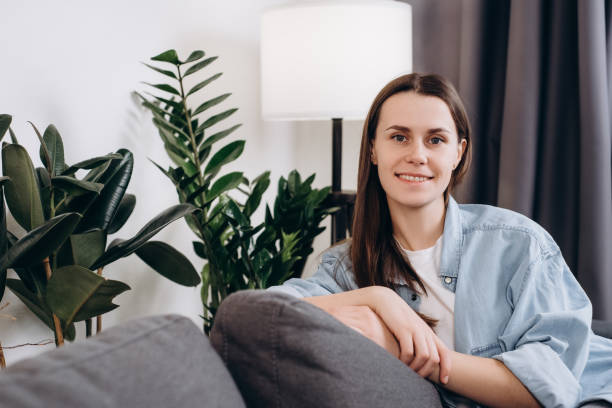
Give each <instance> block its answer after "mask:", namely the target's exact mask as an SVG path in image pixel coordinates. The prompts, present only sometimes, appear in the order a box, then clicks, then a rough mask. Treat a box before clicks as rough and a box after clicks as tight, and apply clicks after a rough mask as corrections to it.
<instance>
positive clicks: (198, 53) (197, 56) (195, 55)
mask: <svg viewBox="0 0 612 408" xmlns="http://www.w3.org/2000/svg"><path fill="white" fill-rule="evenodd" d="M203 56H204V51H201V50H197V51H193V52H192V53H191V54H189V57H187V59H186V60H185V61H183V62H182V64H187V63H189V62H193V61H197V60H199V59H200V58H202V57H203Z"/></svg>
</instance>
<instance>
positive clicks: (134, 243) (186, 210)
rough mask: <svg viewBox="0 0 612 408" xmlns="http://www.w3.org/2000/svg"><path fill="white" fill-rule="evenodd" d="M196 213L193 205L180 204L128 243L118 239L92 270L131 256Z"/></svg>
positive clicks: (158, 216) (151, 222)
mask: <svg viewBox="0 0 612 408" xmlns="http://www.w3.org/2000/svg"><path fill="white" fill-rule="evenodd" d="M195 211H198V209H197V208H196V207H194V206H193V205H191V204H178V205H175V206H172V207H170V208H168V209H166V210H165V211H163V212H162V213H160V214H159V215H157V216H156V217H155V218H153V219H152V220H151V221H149V222H148V223H147V224H146V225H145V226H144V227H143V228H142V229H141V230H140V231H138V233H137V234H136V235H135V236H134V237H132V238H130V239H129V240H127V241H123V240H120V239H116V240H114V241H113V242H111V244H110V245H109V246H108V248H107V250H106V253H105V254H104V255H102V256H101V257H100V258H99V259H98V260H97V261H96V262H95V263H94V265H93V266H92V269H97V268H99V267H101V266H104V265H107V264H109V263H111V262H113V261H115V260H117V259H119V258H123V257H125V256H128V255H130V254H131V253H132V252H134V251H135V250H137V249H138V248H139V247H141V246H142V245H143V244H144V243H145V242H147V241H148V240H149V239H151V238H152V237H153V236H154V235H155V234H157V233H158V232H159V231H161V230H162V229H163V228H164V227H166V225H168V224H169V223H171V222H172V221H175V220H177V219H179V218H181V217H184V216H186V215H188V214H192V213H194V212H195Z"/></svg>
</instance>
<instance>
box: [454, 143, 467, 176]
mask: <svg viewBox="0 0 612 408" xmlns="http://www.w3.org/2000/svg"><path fill="white" fill-rule="evenodd" d="M466 147H467V140H465V139H464V138H462V139H461V140H460V141H459V144H458V145H457V161H455V164H454V165H453V170H455V169H456V168H457V166H459V163H461V159H462V158H463V153H465V148H466Z"/></svg>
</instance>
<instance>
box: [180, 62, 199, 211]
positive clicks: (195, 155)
mask: <svg viewBox="0 0 612 408" xmlns="http://www.w3.org/2000/svg"><path fill="white" fill-rule="evenodd" d="M176 70H177V72H178V81H179V86H180V88H181V102H182V103H183V109H184V110H185V119H187V130H188V131H189V139H190V142H191V150H193V160H194V164H195V167H196V169H198V181H199V182H200V186H203V185H204V178H203V177H202V170H201V168H200V167H201V166H202V163H200V154H199V152H198V145H197V144H196V140H195V134H194V133H193V127H192V126H191V116H190V115H189V110H188V109H187V97H186V96H185V90H184V89H183V76H182V74H181V67H180V66H178V65H177V67H176ZM200 200H202V207H204V204H205V203H206V196H205V195H204V192H202V194H201V195H200ZM202 217H204V218H203V219H204V220H206V211H204V208H202Z"/></svg>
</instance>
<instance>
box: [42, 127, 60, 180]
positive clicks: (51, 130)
mask: <svg viewBox="0 0 612 408" xmlns="http://www.w3.org/2000/svg"><path fill="white" fill-rule="evenodd" d="M43 141H44V145H45V146H46V148H47V151H48V152H49V156H50V158H51V168H50V169H48V170H49V173H51V176H54V175H56V174H61V173H62V171H63V170H64V167H65V166H66V165H65V163H64V143H63V142H62V137H61V136H60V134H59V132H58V131H57V129H56V127H55V126H54V125H49V126H47V128H46V129H45V133H44V134H43ZM42 149H43V146H42V145H41V153H42ZM41 156H42V154H41Z"/></svg>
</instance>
